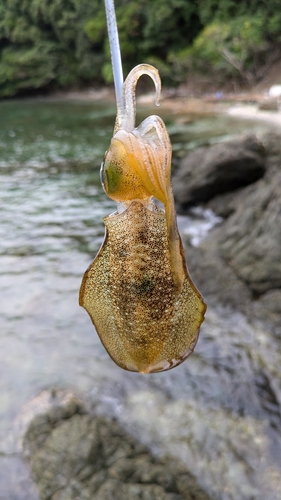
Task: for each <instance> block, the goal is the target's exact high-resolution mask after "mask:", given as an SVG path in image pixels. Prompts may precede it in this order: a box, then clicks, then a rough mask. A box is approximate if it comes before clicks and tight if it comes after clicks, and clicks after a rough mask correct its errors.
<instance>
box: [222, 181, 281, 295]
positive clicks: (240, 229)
mask: <svg viewBox="0 0 281 500" xmlns="http://www.w3.org/2000/svg"><path fill="white" fill-rule="evenodd" d="M280 221H281V172H280V173H279V174H276V175H275V176H274V177H273V178H272V179H271V180H270V181H269V182H266V181H265V180H262V181H259V182H258V183H257V184H256V185H255V186H253V189H252V190H251V192H250V193H248V196H247V197H244V198H243V199H242V200H240V204H239V206H238V209H237V211H236V212H235V213H234V214H233V215H232V216H230V217H229V219H228V220H227V221H226V223H225V224H224V225H223V227H222V228H221V235H220V238H219V240H220V241H219V249H220V253H221V255H222V256H223V258H224V259H225V260H226V261H227V263H228V265H229V266H230V267H231V268H232V269H233V270H234V271H235V273H236V274H237V276H238V277H240V278H241V279H242V280H243V281H244V282H245V283H246V284H247V285H248V286H249V288H250V289H251V290H252V291H253V292H255V293H257V294H261V293H264V292H266V291H268V290H270V289H276V288H280V287H281V229H280V228H281V226H280Z"/></svg>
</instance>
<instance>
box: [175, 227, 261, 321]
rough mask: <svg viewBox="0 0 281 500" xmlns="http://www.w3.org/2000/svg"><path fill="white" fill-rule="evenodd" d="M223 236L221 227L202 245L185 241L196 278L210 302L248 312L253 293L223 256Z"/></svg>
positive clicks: (193, 277)
mask: <svg viewBox="0 0 281 500" xmlns="http://www.w3.org/2000/svg"><path fill="white" fill-rule="evenodd" d="M219 235H220V228H217V229H215V230H214V231H212V232H211V234H210V235H209V237H208V238H207V239H206V240H205V241H203V242H202V243H201V244H200V246H199V247H192V246H191V245H189V244H188V243H187V242H186V241H184V244H185V253H186V258H187V263H188V267H189V270H190V273H191V276H192V279H193V280H194V283H195V284H196V286H197V287H198V289H199V290H200V292H201V293H202V295H203V297H206V298H208V304H209V305H210V304H213V305H218V304H221V305H223V306H231V307H232V308H233V309H238V310H239V311H242V312H244V313H246V312H247V310H248V308H249V304H250V302H251V299H252V293H251V291H250V290H249V288H248V287H247V285H246V284H245V283H244V282H243V281H242V280H241V279H239V277H238V276H237V274H236V273H235V271H234V270H233V269H232V268H231V267H230V266H228V265H227V263H226V262H225V260H224V259H223V258H222V257H221V255H220V253H219V249H218V240H219Z"/></svg>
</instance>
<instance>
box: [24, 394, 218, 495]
mask: <svg viewBox="0 0 281 500" xmlns="http://www.w3.org/2000/svg"><path fill="white" fill-rule="evenodd" d="M36 399H37V402H36V405H37V408H39V413H38V414H37V415H36V416H35V417H34V418H33V419H31V421H30V423H29V426H28V429H27V431H26V433H25V436H24V439H23V450H24V455H25V457H26V458H27V459H28V461H29V464H30V467H31V471H32V476H33V479H34V481H35V484H36V485H37V487H38V490H39V494H40V498H41V499H42V500H77V499H78V498H79V500H93V499H95V500H111V499H116V500H135V499H136V500H137V499H138V500H142V499H143V500H208V499H209V498H210V497H208V496H207V494H205V493H204V492H203V491H202V489H201V488H200V487H199V486H198V484H197V482H196V480H195V479H194V477H193V476H192V475H191V474H190V473H189V472H188V471H186V470H185V468H184V467H183V466H182V465H180V464H179V463H177V461H172V460H171V459H160V458H155V457H154V456H153V455H152V454H151V453H150V452H149V451H148V449H147V448H146V447H145V446H143V445H142V444H140V443H139V442H138V441H137V440H135V439H134V438H133V437H132V436H130V435H129V434H128V433H126V432H125V431H124V430H122V428H121V427H120V425H119V424H117V422H116V421H114V419H109V418H106V417H103V416H96V415H93V414H90V413H88V412H87V411H86V409H85V408H84V409H83V404H82V403H81V402H80V403H79V402H78V400H77V398H76V396H74V395H71V393H67V394H65V393H64V392H63V391H44V393H42V395H41V396H39V397H38V398H36ZM46 399H47V400H48V404H47V405H46V404H45V405H44V404H43V405H42V400H43V401H46ZM65 404H67V411H64V406H65ZM40 406H41V407H43V411H41V412H40Z"/></svg>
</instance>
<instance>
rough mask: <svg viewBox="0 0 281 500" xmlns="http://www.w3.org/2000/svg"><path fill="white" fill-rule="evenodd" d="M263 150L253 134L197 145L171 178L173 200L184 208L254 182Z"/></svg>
mask: <svg viewBox="0 0 281 500" xmlns="http://www.w3.org/2000/svg"><path fill="white" fill-rule="evenodd" d="M264 172H265V151H264V147H263V145H262V143H261V142H260V141H259V140H258V139H257V138H256V137H255V136H252V135H249V136H246V137H242V138H239V139H236V140H232V141H227V142H222V143H219V144H215V145H214V146H210V147H203V148H199V149H197V150H196V151H193V152H191V153H190V154H189V155H188V156H187V157H186V158H184V159H183V160H182V162H181V164H180V167H179V169H178V171H177V172H176V174H175V176H174V178H173V188H174V194H175V199H176V202H177V203H178V204H179V206H180V207H181V208H182V209H184V208H186V207H189V206H191V205H195V204H198V203H201V202H206V201H208V200H210V199H211V198H213V197H214V196H216V195H219V194H221V193H225V192H229V191H233V190H235V189H238V188H239V187H241V186H246V185H248V184H251V183H253V182H255V181H257V180H258V179H259V178H261V177H262V176H263V175H264Z"/></svg>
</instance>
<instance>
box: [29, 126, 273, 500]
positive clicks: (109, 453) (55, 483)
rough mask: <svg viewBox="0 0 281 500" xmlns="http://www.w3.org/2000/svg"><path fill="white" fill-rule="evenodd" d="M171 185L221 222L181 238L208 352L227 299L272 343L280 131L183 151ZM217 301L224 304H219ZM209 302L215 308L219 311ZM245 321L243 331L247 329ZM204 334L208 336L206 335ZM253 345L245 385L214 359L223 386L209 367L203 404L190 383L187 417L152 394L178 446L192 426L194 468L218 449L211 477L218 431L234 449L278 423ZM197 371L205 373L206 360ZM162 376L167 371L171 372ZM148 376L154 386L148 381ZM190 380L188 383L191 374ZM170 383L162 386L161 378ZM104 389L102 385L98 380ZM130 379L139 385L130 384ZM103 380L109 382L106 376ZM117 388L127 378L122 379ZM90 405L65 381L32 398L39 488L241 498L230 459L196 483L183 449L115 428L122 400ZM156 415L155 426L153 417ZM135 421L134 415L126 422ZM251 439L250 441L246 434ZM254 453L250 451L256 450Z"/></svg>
mask: <svg viewBox="0 0 281 500" xmlns="http://www.w3.org/2000/svg"><path fill="white" fill-rule="evenodd" d="M173 186H174V193H175V199H176V203H177V206H178V211H179V212H180V213H182V214H187V213H189V210H190V208H191V207H194V206H200V207H201V208H202V209H203V211H204V210H209V209H211V210H212V211H213V212H214V213H215V214H217V215H218V216H220V217H221V222H220V224H218V225H216V227H214V228H213V229H212V230H211V231H210V233H209V235H208V236H207V238H205V239H204V240H203V241H202V242H200V243H199V244H198V245H197V246H194V245H192V244H191V242H190V239H189V238H188V237H185V238H184V245H185V248H186V256H187V262H188V266H189V268H190V270H191V274H192V278H193V280H194V282H195V283H196V286H198V288H199V289H200V291H201V292H202V294H203V295H204V297H205V298H206V301H207V303H208V306H209V312H208V313H207V318H206V322H207V326H206V328H209V333H208V335H207V338H208V341H210V345H212V346H215V347H212V348H213V349H214V352H217V351H219V349H220V348H221V347H220V343H219V339H217V338H216V337H217V333H218V332H219V333H221V330H222V325H223V320H222V318H223V315H224V314H225V311H230V313H229V315H231V314H232V313H233V314H237V312H238V313H239V314H241V315H243V317H245V318H247V321H248V323H249V325H252V330H253V332H254V331H255V329H256V330H257V332H260V335H261V332H262V335H264V336H265V337H266V338H267V340H266V342H267V341H268V343H270V337H271V336H272V337H274V339H275V340H276V342H277V345H279V343H280V339H281V133H278V132H276V133H267V134H264V135H263V136H262V137H259V138H257V137H255V136H253V135H251V134H249V135H247V136H243V137H240V138H235V139H233V140H231V141H226V142H222V143H218V144H215V145H212V146H208V147H203V148H199V149H197V150H195V151H192V152H190V153H189V154H188V155H187V156H184V157H183V158H182V159H181V161H180V164H179V167H178V169H177V171H176V173H175V175H174V178H173ZM220 308H222V310H221V312H220ZM214 311H217V312H216V315H217V316H215V313H214ZM208 314H209V316H208ZM220 315H221V317H220ZM208 317H209V318H210V319H209V320H208ZM216 318H217V319H216ZM216 321H217V324H219V322H220V321H221V328H218V327H216ZM212 322H213V331H212ZM242 324H243V323H242ZM257 325H260V326H257ZM233 330H234V328H233ZM245 331H246V330H245ZM223 333H224V334H225V333H226V332H223ZM248 333H249V332H248ZM248 333H247V332H246V333H245V335H246V334H248ZM212 335H213V340H210V339H211V338H212ZM227 335H228V338H230V339H232V338H235V334H234V333H233V332H232V331H230V332H227ZM227 335H226V336H227ZM236 342H237V340H236ZM207 343H208V342H207ZM221 349H222V350H223V348H221ZM228 356H229V354H228ZM237 356H238V355H237ZM258 356H259V351H257V352H256V353H253V354H252V358H253V359H251V356H249V360H248V361H247V363H248V365H247V367H248V368H247V369H248V372H247V377H248V378H247V380H246V379H245V380H244V379H243V377H242V379H241V380H242V385H243V384H245V387H246V388H245V393H244V392H243V391H242V393H243V395H241V389H240V388H239V387H238V386H237V387H236V380H237V377H239V370H240V368H239V366H235V363H234V366H231V368H229V366H226V367H224V366H223V365H222V366H221V368H220V370H221V372H222V373H223V375H220V376H223V379H222V380H223V382H222V387H223V384H225V387H224V391H223V390H222V394H223V396H221V395H220V396H219V397H218V396H217V386H216V384H218V380H217V379H216V377H214V380H213V384H212V391H213V393H212V394H211V395H210V394H208V397H210V399H211V400H212V403H211V405H210V409H209V410H208V405H206V401H208V398H206V396H204V398H205V399H204V404H203V410H202V409H201V407H200V401H201V398H202V394H203V393H204V389H202V386H201V389H200V390H199V392H196V391H195V399H194V402H193V401H192V402H191V403H190V402H188V403H187V406H188V404H189V405H190V406H188V408H189V414H188V417H189V420H188V421H187V423H186V421H185V419H184V418H186V417H184V415H186V413H187V412H186V406H185V404H186V403H183V401H182V400H181V398H180V397H178V396H175V395H174V393H173V391H172V390H171V393H169V390H168V389H167V394H166V395H165V398H166V399H165V404H164V403H163V401H162V400H161V403H160V404H159V406H158V407H157V408H158V411H159V412H160V409H161V411H162V412H163V415H162V414H161V418H162V422H165V420H163V419H165V418H168V421H169V422H170V425H171V422H172V421H173V419H174V421H175V424H174V425H175V426H178V428H177V429H176V430H174V428H171V437H169V438H167V440H168V441H169V439H170V440H171V441H172V440H173V433H174V434H175V435H176V436H178V435H179V436H181V435H183V438H182V441H181V440H180V438H179V444H178V446H180V447H181V448H175V449H176V450H178V449H184V448H183V443H184V439H185V436H186V434H188V432H189V433H190V435H189V437H188V439H187V443H186V444H185V445H184V446H186V447H187V449H192V443H193V441H194V440H195V441H196V439H197V446H199V445H198V443H199V444H200V446H201V447H202V450H203V451H202V450H201V449H200V451H198V460H199V458H200V460H201V462H202V467H201V470H205V469H206V466H205V465H204V462H203V459H202V456H206V460H208V453H212V455H210V456H212V457H213V454H214V453H215V456H216V454H217V455H218V458H217V459H216V460H214V463H213V464H211V465H210V472H209V471H206V474H205V475H206V476H208V473H210V478H212V477H213V476H212V474H214V475H215V477H216V473H217V470H219V469H220V470H222V471H224V468H225V460H226V458H225V456H226V454H227V451H226V450H228V448H227V446H228V444H225V443H228V442H229V441H231V438H230V437H229V436H231V435H233V442H232V443H231V447H232V448H231V449H232V450H235V453H237V456H239V453H242V455H243V453H245V454H247V453H246V451H245V450H246V448H247V446H248V445H247V446H246V444H247V439H249V436H250V435H255V440H256V441H255V443H258V442H259V441H258V440H260V442H262V439H264V440H265V436H267V427H266V426H267V425H268V426H269V427H270V426H272V428H274V429H275V430H276V429H277V430H278V432H279V431H280V425H279V423H278V422H279V420H280V408H281V384H280V377H279V379H278V378H274V376H275V373H276V370H275V372H272V373H273V375H272V373H271V372H270V370H268V367H264V368H263V360H261V361H260V360H259V361H257V359H258ZM221 359H223V355H222V354H220V356H218V357H216V354H214V355H213V358H212V361H210V364H212V363H213V364H214V366H215V365H217V364H220V360H221ZM237 359H239V356H238V357H237ZM236 362H237V360H236ZM200 363H201V364H202V361H200V360H199V366H200V370H201V369H202V367H201V364H200ZM185 369H186V370H187V371H182V372H181V373H182V374H184V375H185V376H186V377H187V380H188V375H189V372H188V369H187V368H183V369H182V370H185ZM197 369H198V368H197ZM180 370H181V369H179V370H178V373H180ZM204 370H206V368H205V365H204V368H203V372H204ZM224 370H225V373H224ZM230 370H231V373H230ZM195 371H196V370H195ZM198 371H199V369H198ZM206 373H207V374H208V371H207V372H206ZM212 373H213V374H214V372H212ZM169 376H170V375H169ZM176 376H177V374H176ZM212 376H214V375H212ZM228 376H229V379H228V378H227V377H228ZM245 377H246V375H245ZM251 377H252V378H251ZM276 377H278V375H276ZM261 379H262V382H261ZM154 380H156V377H155V378H154ZM163 380H164V379H161V381H163ZM165 380H167V381H168V378H167V379H165ZM169 380H170V379H169ZM171 380H174V379H171ZM175 380H176V381H177V382H176V385H178V386H180V383H181V382H180V378H179V379H177V378H176V379H175ZM192 380H193V379H192ZM159 381H160V379H159ZM154 383H155V384H156V385H155V388H157V383H156V382H154ZM159 383H160V382H159ZM162 383H163V382H161V384H160V385H161V388H162ZM192 383H193V384H194V387H195V386H196V383H197V382H196V379H194V380H193V382H192ZM201 383H202V381H201ZM205 383H206V382H205ZM140 387H142V391H143V392H144V393H145V391H144V387H145V385H144V386H142V385H141V384H140ZM167 387H169V383H168V382H167ZM101 390H104V389H103V388H101ZM138 390H139V389H138V386H137V385H136V393H138ZM196 390H197V389H196ZM248 390H249V394H251V395H252V394H254V396H253V397H252V399H251V398H250V397H249V394H248V393H247V391H248ZM111 391H113V389H112V388H111ZM200 391H201V392H200ZM232 392H233V394H232ZM125 393H126V389H124V394H125ZM110 394H111V393H110ZM157 397H158V393H157V390H155V400H157ZM231 397H233V398H234V402H231V403H230V402H229V400H228V398H230V400H231ZM126 398H127V399H126ZM130 398H132V396H130V395H124V396H122V397H121V396H120V401H119V404H120V405H121V407H122V404H123V407H122V408H123V409H125V410H126V411H128V412H129V411H130V410H129V409H130ZM212 398H213V399H212ZM220 398H222V400H223V401H222V402H221V399H220ZM259 398H260V399H259ZM202 400H203V398H202ZM122 401H123V403H122ZM218 401H220V403H218ZM264 401H266V404H267V405H268V407H267V410H266V411H267V413H266V414H264V413H263V410H262V405H263V404H264ZM214 402H215V403H214ZM142 404H144V403H140V405H139V406H138V402H137V401H136V403H135V407H134V409H131V414H130V413H128V415H129V416H128V418H131V417H132V418H134V419H135V425H138V416H136V415H135V414H134V412H137V411H138V408H139V409H140V408H141V405H142ZM145 404H146V403H145ZM155 404H156V403H155ZM217 404H221V405H222V409H223V413H222V416H220V418H221V419H222V422H223V423H224V425H225V427H226V429H227V431H226V436H222V435H220V427H221V424H220V421H219V422H218V428H216V424H215V418H216V413H215V411H216V405H217ZM95 405H96V403H94V404H93V403H91V404H89V402H85V401H83V400H82V399H80V398H79V397H77V396H75V395H74V394H73V393H72V392H68V391H61V390H58V389H50V390H47V391H44V392H43V393H42V394H41V395H39V396H38V398H36V399H35V400H34V401H33V402H32V404H31V406H32V411H31V414H32V418H30V420H29V421H28V423H27V424H26V426H25V433H24V437H23V455H24V457H25V459H26V460H27V461H28V463H29V465H30V467H31V471H32V477H33V479H34V482H35V484H36V485H37V487H38V491H39V495H40V498H41V500H78V499H79V500H90V499H91V500H92V499H93V498H95V499H97V500H111V499H114V500H137V499H140V500H181V499H182V500H183V499H185V500H208V499H210V498H216V499H224V498H225V499H226V498H231V499H234V498H238V497H237V491H238V489H239V485H238V483H239V481H236V482H235V480H234V479H233V485H235V488H236V490H235V489H234V490H233V491H232V490H231V484H232V483H231V481H232V478H233V477H234V476H233V474H232V471H231V467H230V470H227V473H225V472H223V474H225V476H226V478H225V481H226V484H227V487H226V486H223V485H219V484H214V485H213V488H211V487H210V486H209V488H206V490H208V491H209V492H210V493H209V494H207V493H206V492H205V491H204V489H205V488H204V487H202V484H203V486H204V485H205V486H206V485H208V484H209V485H210V482H211V480H208V479H206V478H205V479H204V477H203V478H202V477H200V467H199V469H198V473H197V474H196V475H194V471H197V468H196V466H197V464H192V462H191V461H190V460H189V461H188V460H186V463H184V460H183V459H182V458H183V457H182V456H179V457H178V458H173V457H172V454H169V455H168V456H167V457H165V456H164V457H163V456H162V455H161V456H160V455H159V456H157V455H155V454H153V453H152V451H151V449H150V447H147V446H145V445H144V444H142V443H141V441H140V440H138V439H137V438H136V437H133V433H130V432H128V431H127V430H124V429H126V428H127V427H128V426H127V425H126V418H123V416H121V417H120V410H119V413H118V415H119V417H118V419H117V420H116V419H115V418H114V415H112V416H110V415H105V414H104V415H103V414H102V412H97V411H96V406H95ZM172 405H174V407H175V409H174V410H173V413H172V416H173V419H172V418H171V415H169V406H170V407H172ZM192 405H193V406H192ZM205 405H206V408H207V409H206V408H205ZM235 405H237V407H236V406H235ZM135 408H136V409H135ZM166 408H168V410H166ZM165 412H166V413H165ZM212 412H214V417H213V421H212V419H211V417H210V421H209V420H208V417H207V414H208V415H210V414H212ZM193 414H194V415H193ZM248 414H249V415H250V416H251V417H252V416H253V417H254V418H256V421H254V422H253V421H250V420H249V419H248V420H245V422H246V423H245V422H244V421H242V423H241V424H240V423H239V422H238V416H243V415H246V416H247V418H248ZM148 415H149V413H148ZM148 415H147V416H148ZM165 415H166V417H165ZM278 415H279V416H278ZM146 418H147V417H146ZM161 418H160V420H159V428H161V425H163V426H164V424H161ZM232 419H233V420H232ZM259 420H260V421H261V422H266V424H265V423H264V428H263V429H261V428H260V427H259ZM124 422H125V424H124ZM132 422H134V420H132ZM177 422H178V423H177ZM198 422H200V425H202V428H201V427H200V431H199V430H198V429H197V427H196V425H197V423H198ZM155 425H156V427H157V423H156V424H155ZM278 425H279V427H278ZM132 426H133V427H134V423H132ZM265 428H266V429H265ZM202 429H204V433H206V435H207V436H208V439H211V442H212V446H210V448H212V450H211V451H210V450H209V449H208V444H206V443H207V442H208V439H207V440H206V438H205V437H204V433H203V431H202ZM235 429H238V431H239V436H241V443H239V439H240V438H237V437H235V436H236V435H235ZM238 431H237V432H238ZM155 432H157V431H155ZM169 432H170V431H169ZM196 433H198V435H196ZM243 433H245V434H243ZM255 433H256V434H255ZM259 433H260V434H259ZM263 433H264V434H263ZM201 434H202V437H201ZM228 434H229V436H228ZM210 436H212V437H210ZM245 443H246V444H245ZM224 446H225V448H223V447H224ZM255 446H258V445H256V444H255ZM236 447H237V449H236ZM245 447H246V448H245ZM167 449H168V448H167ZM220 449H223V451H222V456H220V452H219V450H220ZM214 450H215V451H214ZM241 450H243V451H242V452H241ZM258 452H260V455H261V457H263V456H264V449H263V448H262V449H261V450H258ZM185 453H187V452H185ZM196 453H197V448H196ZM200 453H202V455H201V454H200ZM233 453H234V452H233ZM235 453H234V454H235ZM249 453H250V452H249ZM176 454H177V452H176ZM183 455H184V452H183ZM253 455H254V456H257V452H255V453H253ZM187 456H188V455H187ZM200 460H199V462H200ZM231 460H232V459H231ZM231 460H230V463H231ZM237 460H238V462H239V464H240V465H241V463H242V462H243V464H244V457H243V458H242V459H241V460H240V458H238V459H237ZM239 460H240V461H239ZM247 460H248V461H249V462H251V460H253V458H252V456H251V454H250V457H248V458H246V459H245V463H246V468H247V467H248V462H247ZM235 464H236V462H235V461H234V465H235ZM255 467H257V470H258V466H256V465H255V466H253V468H255ZM269 469H270V467H269ZM270 470H271V471H273V473H274V474H275V475H274V474H273V473H272V478H273V479H272V484H271V483H270V487H272V491H274V484H275V483H274V481H276V484H277V487H278V488H280V484H281V483H280V482H278V478H277V476H278V470H277V469H274V467H271V469H270ZM203 476H204V474H203ZM198 477H199V480H198ZM245 477H246V473H245ZM276 478H277V479H276ZM208 481H209V483H208ZM270 481H271V477H270ZM250 483H251V481H250V480H249V484H250ZM249 484H248V483H247V480H246V479H245V491H244V493H243V495H242V494H241V497H239V498H241V499H243V500H244V499H250V498H251V499H257V498H262V497H258V496H257V493H255V492H256V490H255V489H254V487H253V488H252V490H251V489H250V486H249ZM266 487H267V486H266ZM277 487H276V488H277ZM227 488H229V489H227ZM242 490H243V485H242V483H241V491H242ZM268 491H269V493H268V498H269V499H273V498H274V497H273V496H272V491H271V490H268ZM276 491H277V489H276ZM278 491H279V490H278ZM209 495H211V496H209ZM261 495H263V492H261ZM263 498H264V497H263Z"/></svg>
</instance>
